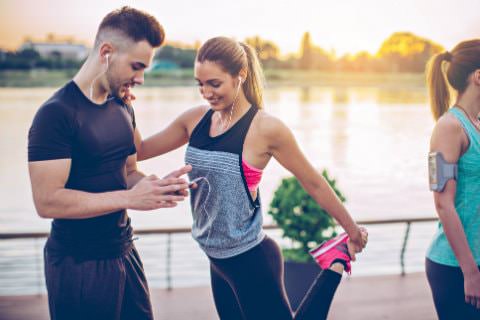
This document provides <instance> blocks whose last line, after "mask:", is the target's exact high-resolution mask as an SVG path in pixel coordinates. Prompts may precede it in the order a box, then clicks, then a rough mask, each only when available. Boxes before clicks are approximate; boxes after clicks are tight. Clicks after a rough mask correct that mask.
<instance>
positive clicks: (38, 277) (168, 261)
mask: <svg viewBox="0 0 480 320" xmlns="http://www.w3.org/2000/svg"><path fill="white" fill-rule="evenodd" d="M434 221H437V218H434V217H424V218H405V219H384V220H364V221H357V223H358V224H359V225H365V226H368V225H392V224H394V225H398V224H405V229H404V231H403V237H402V243H401V248H400V254H399V259H400V268H401V275H405V253H406V249H407V244H408V240H409V237H410V230H411V225H412V224H414V223H421V222H434ZM264 229H265V230H271V231H278V230H279V228H278V227H277V226H275V225H265V226H264ZM190 232H191V229H190V228H187V227H186V228H156V229H136V230H135V232H134V233H135V235H164V236H166V243H165V246H166V248H165V266H164V267H165V269H164V271H165V274H164V279H165V283H166V288H167V289H169V290H170V289H172V288H173V285H172V272H173V268H172V254H173V247H174V246H173V236H174V235H179V234H188V233H190ZM48 235H49V233H48V232H28V233H23V232H17V233H0V240H14V239H33V240H34V254H35V259H34V270H35V283H36V287H37V292H38V293H41V292H42V286H43V276H42V272H43V266H42V260H41V251H42V250H41V244H40V243H41V241H40V240H41V239H44V238H46V237H48ZM0 254H1V252H0ZM0 268H2V266H1V265H0ZM0 271H1V270H0Z"/></svg>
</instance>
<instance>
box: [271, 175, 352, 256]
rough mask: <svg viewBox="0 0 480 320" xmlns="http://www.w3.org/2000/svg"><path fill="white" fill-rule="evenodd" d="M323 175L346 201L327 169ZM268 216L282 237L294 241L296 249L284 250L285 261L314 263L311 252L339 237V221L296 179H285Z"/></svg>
mask: <svg viewBox="0 0 480 320" xmlns="http://www.w3.org/2000/svg"><path fill="white" fill-rule="evenodd" d="M322 175H323V177H324V178H325V180H326V181H327V182H328V184H329V185H330V186H331V187H332V189H333V190H334V191H335V193H336V195H337V197H338V198H339V199H340V201H342V202H345V200H346V199H345V197H344V196H343V194H342V193H341V192H340V191H339V190H338V189H337V187H336V181H335V179H333V178H330V177H329V175H328V172H327V171H326V170H323V172H322ZM268 213H269V214H270V215H271V216H272V217H273V220H274V221H275V223H276V224H277V226H278V227H279V228H280V229H282V231H283V235H282V236H283V237H284V238H288V239H290V240H292V242H293V246H292V249H284V250H283V254H284V257H285V260H291V261H299V262H307V261H311V258H310V256H309V254H308V251H309V250H310V249H312V248H314V247H315V246H317V245H319V244H320V243H322V242H323V241H325V240H326V239H329V238H331V237H332V236H335V235H336V233H335V226H336V224H335V220H334V219H333V218H332V217H331V216H330V215H329V214H328V213H327V212H326V211H325V210H324V209H322V208H321V207H320V206H319V205H318V204H317V202H315V200H314V199H313V198H312V197H311V196H310V195H309V194H308V193H307V192H306V191H305V190H304V189H303V187H302V186H301V185H300V183H299V182H298V180H297V179H296V178H295V177H290V178H284V179H283V180H282V182H281V184H280V186H279V187H278V188H277V190H276V191H275V194H274V196H273V200H272V202H271V204H270V209H269V211H268Z"/></svg>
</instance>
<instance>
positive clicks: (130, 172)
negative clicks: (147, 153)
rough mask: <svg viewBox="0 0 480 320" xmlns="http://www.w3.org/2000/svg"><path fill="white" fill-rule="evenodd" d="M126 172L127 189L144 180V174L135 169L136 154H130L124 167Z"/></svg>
mask: <svg viewBox="0 0 480 320" xmlns="http://www.w3.org/2000/svg"><path fill="white" fill-rule="evenodd" d="M125 170H126V171H127V188H128V189H131V188H133V186H135V185H136V184H137V183H138V182H139V181H140V180H142V179H143V178H145V174H144V173H143V172H141V171H138V167H137V154H136V153H135V154H132V155H131V156H129V157H128V158H127V164H126V166H125Z"/></svg>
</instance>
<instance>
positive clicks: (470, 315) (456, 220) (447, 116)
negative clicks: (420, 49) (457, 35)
mask: <svg viewBox="0 0 480 320" xmlns="http://www.w3.org/2000/svg"><path fill="white" fill-rule="evenodd" d="M444 64H446V77H445V75H444V73H443V69H442V68H443V65H444ZM428 69H429V70H428V75H427V78H428V84H429V93H430V104H431V108H432V113H433V116H434V118H435V120H437V123H436V125H435V128H434V130H433V133H432V138H431V141H430V152H438V153H441V154H442V155H443V157H444V159H445V161H446V162H447V163H450V164H456V165H457V166H458V167H457V168H458V173H457V176H456V178H454V179H453V178H452V179H449V180H448V181H447V182H446V184H445V187H444V188H443V189H442V190H436V191H434V193H433V197H434V201H435V207H436V210H437V214H438V217H439V218H440V221H439V224H438V228H437V231H436V233H435V235H434V237H433V241H432V243H431V245H430V247H429V249H428V251H427V258H426V273H427V278H428V282H429V284H430V288H431V290H432V295H433V300H434V303H435V308H436V310H437V314H438V317H439V319H477V320H478V319H480V268H479V265H480V119H479V114H480V39H475V40H470V41H464V42H461V43H460V44H458V45H457V46H456V47H455V48H454V49H453V50H452V51H451V52H448V51H447V52H444V53H441V54H438V55H436V56H435V57H433V58H432V60H431V62H430V64H429V68H428ZM445 78H446V79H445ZM446 80H447V81H448V84H447V81H446ZM448 85H450V86H451V87H452V88H453V89H454V90H455V91H456V93H457V98H456V102H455V104H454V105H453V107H451V108H449V106H450V96H449V88H448ZM436 167H437V168H436V169H435V170H441V168H440V167H441V166H440V165H439V164H437V166H436Z"/></svg>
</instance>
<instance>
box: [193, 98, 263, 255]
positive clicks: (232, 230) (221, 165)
mask: <svg viewBox="0 0 480 320" xmlns="http://www.w3.org/2000/svg"><path fill="white" fill-rule="evenodd" d="M257 111H258V108H256V107H254V106H253V107H250V109H249V110H248V111H247V113H245V115H244V116H242V118H241V119H240V120H239V121H237V123H235V124H234V125H233V126H232V127H231V128H230V129H229V130H227V131H226V132H224V133H223V134H221V135H219V136H216V137H210V133H209V132H210V125H211V119H212V115H213V110H209V111H208V112H207V113H206V114H205V116H203V118H202V120H200V122H199V123H198V125H197V126H196V127H195V129H194V130H193V132H192V135H191V137H190V141H189V145H188V147H187V151H186V155H185V162H186V163H187V164H191V165H192V167H193V169H192V171H191V172H190V173H189V178H190V180H193V179H195V178H198V177H203V178H202V179H201V180H200V181H198V182H197V184H198V188H197V189H195V190H191V196H190V204H191V208H192V215H193V225H192V236H193V238H194V239H195V240H196V241H197V242H198V243H199V245H200V247H201V248H202V250H203V251H204V252H205V253H206V254H207V255H208V256H210V257H212V258H217V259H222V258H230V257H233V256H236V255H239V254H241V253H243V252H245V251H247V250H249V249H251V248H253V247H254V246H256V245H257V244H259V243H260V242H261V241H262V240H263V238H264V237H265V234H264V233H263V231H262V222H263V217H262V209H261V205H260V194H259V193H258V196H257V199H255V200H253V199H252V196H251V194H250V192H249V190H248V186H247V182H246V179H245V175H244V172H243V167H242V152H243V144H244V141H245V137H246V135H247V132H248V129H249V127H250V124H251V122H252V120H253V118H254V116H255V114H256V113H257Z"/></svg>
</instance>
